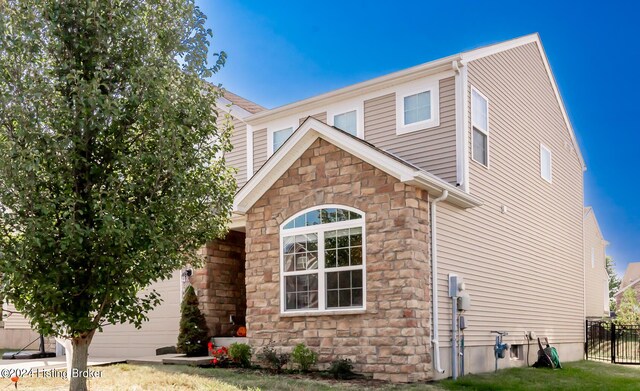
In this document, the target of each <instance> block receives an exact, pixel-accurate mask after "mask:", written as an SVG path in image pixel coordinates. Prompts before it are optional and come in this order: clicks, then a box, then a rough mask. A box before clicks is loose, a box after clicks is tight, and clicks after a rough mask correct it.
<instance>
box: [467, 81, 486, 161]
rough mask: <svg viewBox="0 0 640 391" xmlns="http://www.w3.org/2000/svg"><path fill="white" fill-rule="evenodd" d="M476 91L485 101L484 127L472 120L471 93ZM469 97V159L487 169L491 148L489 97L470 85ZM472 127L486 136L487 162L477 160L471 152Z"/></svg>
mask: <svg viewBox="0 0 640 391" xmlns="http://www.w3.org/2000/svg"><path fill="white" fill-rule="evenodd" d="M474 92H475V93H476V94H478V95H480V97H481V98H482V99H484V100H485V102H487V128H486V129H482V127H481V126H480V125H476V123H475V122H474V121H473V93H474ZM470 98H471V99H469V101H470V102H469V105H470V108H471V114H470V116H471V119H470V121H469V122H470V123H471V160H473V161H474V162H476V163H478V164H479V165H480V166H482V167H484V168H486V169H489V166H490V164H491V153H490V150H491V148H489V145H490V144H491V143H490V141H491V137H490V133H491V132H490V131H489V130H490V129H491V123H490V118H489V104H490V102H489V98H487V96H486V95H485V94H483V93H482V92H480V91H479V90H478V89H477V88H475V87H471V96H470ZM474 129H478V131H480V133H482V134H484V135H485V136H486V137H487V164H484V163H482V162H481V161H479V160H478V159H476V157H475V155H474V153H473V130H474Z"/></svg>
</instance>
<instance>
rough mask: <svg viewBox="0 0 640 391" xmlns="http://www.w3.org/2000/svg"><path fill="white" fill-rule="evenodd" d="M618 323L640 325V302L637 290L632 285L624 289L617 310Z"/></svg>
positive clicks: (616, 320)
mask: <svg viewBox="0 0 640 391" xmlns="http://www.w3.org/2000/svg"><path fill="white" fill-rule="evenodd" d="M615 322H616V324H621V325H640V304H639V303H638V298H637V292H636V290H635V289H634V288H633V287H631V288H629V289H627V290H626V291H624V293H623V294H622V299H620V305H618V309H617V311H616V319H615Z"/></svg>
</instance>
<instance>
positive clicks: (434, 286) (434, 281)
mask: <svg viewBox="0 0 640 391" xmlns="http://www.w3.org/2000/svg"><path fill="white" fill-rule="evenodd" d="M448 196H449V191H447V190H443V191H442V195H440V197H438V198H436V199H434V200H433V201H431V205H430V206H431V211H430V216H429V217H430V218H431V305H432V306H433V310H432V314H433V315H432V319H433V339H432V340H431V342H433V366H434V367H435V370H436V371H437V372H438V373H444V369H442V368H441V367H440V340H439V339H438V246H437V241H436V204H437V203H438V202H440V201H444V200H445V199H447V197H448Z"/></svg>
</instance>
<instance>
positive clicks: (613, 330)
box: [611, 322, 616, 364]
mask: <svg viewBox="0 0 640 391" xmlns="http://www.w3.org/2000/svg"><path fill="white" fill-rule="evenodd" d="M611 363H612V364H615V363H616V324H615V323H613V322H611Z"/></svg>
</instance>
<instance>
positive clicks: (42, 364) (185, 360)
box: [0, 354, 211, 371]
mask: <svg viewBox="0 0 640 391" xmlns="http://www.w3.org/2000/svg"><path fill="white" fill-rule="evenodd" d="M210 362H211V357H185V355H184V354H162V355H159V356H143V357H136V358H129V359H127V358H108V357H89V361H88V365H89V366H90V367H95V366H101V365H111V364H119V363H128V364H138V365H149V364H151V365H162V364H174V365H191V366H198V365H206V364H209V363H210ZM66 367H67V362H66V359H65V356H61V357H52V358H37V359H30V360H0V371H2V370H6V369H10V370H11V369H13V370H15V369H20V370H34V371H35V370H41V371H42V370H49V369H65V368H66Z"/></svg>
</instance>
